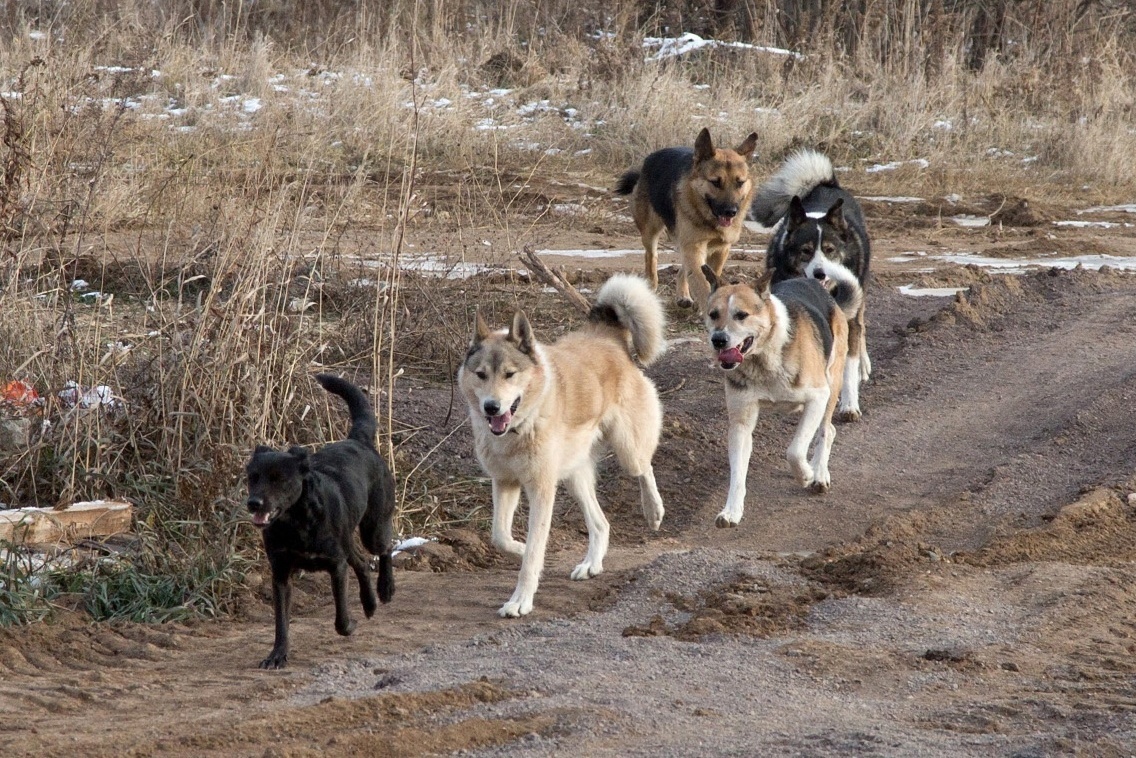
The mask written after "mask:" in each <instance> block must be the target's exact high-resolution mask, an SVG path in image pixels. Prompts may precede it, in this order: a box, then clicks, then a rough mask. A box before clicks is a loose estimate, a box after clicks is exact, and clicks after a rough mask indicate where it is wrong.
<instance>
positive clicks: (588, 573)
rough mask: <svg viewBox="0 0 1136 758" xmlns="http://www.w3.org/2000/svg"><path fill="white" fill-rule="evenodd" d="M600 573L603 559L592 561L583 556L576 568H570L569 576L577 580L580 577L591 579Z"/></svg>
mask: <svg viewBox="0 0 1136 758" xmlns="http://www.w3.org/2000/svg"><path fill="white" fill-rule="evenodd" d="M602 573H603V561H593V560H589V559H587V558H585V559H584V560H583V562H581V563H580V564H578V565H577V566H576V568H574V569H572V573H571V574H570V576H571V577H572V578H573V579H575V580H577V581H579V580H581V579H591V578H592V577H593V576H599V575H600V574H602Z"/></svg>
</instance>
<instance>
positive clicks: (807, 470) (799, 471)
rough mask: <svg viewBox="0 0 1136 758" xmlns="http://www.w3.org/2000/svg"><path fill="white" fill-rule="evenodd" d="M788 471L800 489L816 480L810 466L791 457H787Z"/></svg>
mask: <svg viewBox="0 0 1136 758" xmlns="http://www.w3.org/2000/svg"><path fill="white" fill-rule="evenodd" d="M789 470H790V471H792V472H793V476H795V477H796V478H797V482H798V484H800V485H801V486H802V487H808V486H809V484H810V483H811V482H812V481H813V480H814V479H815V478H816V477H815V475H814V474H813V467H812V466H810V465H809V464H808V463H807V462H806V461H803V460H799V459H797V458H795V457H792V456H790V457H789Z"/></svg>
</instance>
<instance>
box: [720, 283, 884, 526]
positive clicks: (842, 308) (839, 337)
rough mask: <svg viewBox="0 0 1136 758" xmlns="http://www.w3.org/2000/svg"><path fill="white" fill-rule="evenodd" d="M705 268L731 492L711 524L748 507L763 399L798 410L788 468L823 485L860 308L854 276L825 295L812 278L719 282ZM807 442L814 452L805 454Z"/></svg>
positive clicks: (731, 519)
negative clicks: (851, 327)
mask: <svg viewBox="0 0 1136 758" xmlns="http://www.w3.org/2000/svg"><path fill="white" fill-rule="evenodd" d="M702 271H703V273H704V274H705V275H706V279H707V280H708V281H709V282H710V288H711V294H710V299H709V301H708V302H707V304H706V328H707V329H708V330H709V332H710V345H711V347H712V348H713V349H714V352H715V354H716V356H717V360H718V365H719V366H720V367H721V369H722V372H723V378H724V380H725V384H726V412H727V415H728V416H729V436H728V447H729V455H730V491H729V494H728V495H727V497H726V507H725V508H723V509H722V512H721V513H719V514H718V517H717V519H716V522H715V523H716V524H717V525H718V526H720V527H726V526H736V525H737V523H738V522H739V521H741V519H742V511H743V510H744V509H745V494H746V487H745V483H746V473H747V471H748V469H749V459H750V454H751V452H752V451H753V430H754V426H755V425H756V424H757V415H758V410H759V409H760V407H761V406H762V405H763V404H766V403H768V404H772V405H773V406H775V407H776V406H777V405H788V406H789V407H790V408H802V409H803V413H802V415H801V421H800V424H799V425H798V426H797V433H796V434H795V435H793V441H792V442H791V443H790V445H789V450H788V453H787V458H788V459H789V469H790V470H791V471H792V473H793V475H794V476H795V477H796V478H797V481H798V482H800V483H801V485H802V486H804V487H807V488H809V489H810V490H812V491H813V492H817V493H822V492H827V491H828V488H829V486H830V484H831V481H832V479H831V476H830V475H829V472H828V458H829V454H830V453H831V452H832V442H833V439H834V438H835V436H836V429H835V428H834V427H833V425H832V414H833V411H834V410H835V408H836V401H837V398H838V397H839V395H840V386H841V382H842V381H843V377H844V364H845V358H846V356H847V354H848V314H850V313H857V312H859V310H860V307H861V305H862V303H863V292H862V291H861V289H860V287H859V284H857V282H856V280H855V279H853V280H851V281H850V282H840V283H839V284H838V285H837V286H836V288H835V289H834V293H833V294H829V292H828V290H827V289H825V287H824V286H823V285H822V284H821V283H820V282H818V281H817V280H816V279H806V278H796V279H787V280H785V281H782V282H779V283H777V284H773V277H774V274H773V272H772V271H766V272H765V273H764V274H762V276H761V278H760V279H758V281H757V283H756V284H755V286H753V287H752V288H751V287H749V286H747V285H744V284H724V283H723V282H721V281H720V280H719V279H718V277H717V275H715V273H714V271H713V270H712V269H711V268H710V267H709V266H704V267H703V269H702ZM834 295H835V297H834ZM810 442H811V443H812V445H813V446H814V449H813V455H812V458H811V459H810V460H806V456H807V455H808V452H809V445H810Z"/></svg>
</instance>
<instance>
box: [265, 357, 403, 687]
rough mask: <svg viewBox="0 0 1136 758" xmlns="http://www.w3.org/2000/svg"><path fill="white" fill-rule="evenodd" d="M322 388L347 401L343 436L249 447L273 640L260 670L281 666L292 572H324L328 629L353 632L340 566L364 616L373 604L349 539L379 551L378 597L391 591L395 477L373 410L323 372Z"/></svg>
mask: <svg viewBox="0 0 1136 758" xmlns="http://www.w3.org/2000/svg"><path fill="white" fill-rule="evenodd" d="M316 379H317V380H318V381H319V383H320V384H321V385H323V388H324V389H326V390H327V391H328V392H331V393H333V394H335V395H339V396H340V397H341V398H343V399H344V400H345V401H347V408H348V409H349V410H350V412H351V430H350V431H349V432H348V433H347V439H345V440H343V441H342V442H335V443H332V444H330V445H327V446H326V447H324V448H322V449H321V450H319V451H318V452H316V453H314V454H312V455H308V452H307V451H306V450H305V449H303V448H301V447H293V448H291V449H289V450H288V451H287V452H278V451H276V450H273V449H272V448H270V447H265V446H263V445H261V446H259V447H257V448H256V450H255V451H254V452H253V455H252V460H250V461H249V463H248V467H247V468H246V473H247V474H248V487H249V497H248V509H249V511H250V512H251V513H252V523H253V524H254V525H256V526H257V527H258V528H260V529H261V530H263V534H264V550H265V552H266V553H267V554H268V562H269V565H271V567H272V605H273V610H274V611H275V613H276V641H275V643H274V644H273V646H272V652H271V653H269V654H268V657H267V658H265V659H264V660H263V661H261V663H260V667H261V668H266V669H278V668H283V667H284V666H286V665H287V664H288V620H289V614H290V610H291V605H292V575H293V574H294V573H296V571H299V570H305V571H327V572H328V573H330V574H331V589H332V593H333V594H334V596H335V631H336V632H338V633H339V634H342V635H344V636H346V635H348V634H351V632H353V631H355V621H354V620H352V618H351V616H350V615H349V614H348V612H347V598H346V595H347V567H348V566H350V567H351V568H352V570H354V571H355V576H356V577H357V578H358V579H359V599H360V600H361V601H362V602H363V613H364V614H366V616H367V618H370V617H371V616H373V615H374V613H375V608H377V607H378V603H377V602H376V601H375V589H373V588H372V587H371V571H370V566H369V559H368V558H367V557H366V556H365V555H364V554H363V553H362V551H361V550H359V547H358V546H357V544H356V542H355V530H356V528H358V530H359V537H360V538H361V539H362V541H363V545H364V546H365V547H366V548H367V550H369V551H371V553H373V554H374V555H377V556H378V557H379V579H378V583H377V589H378V599H379V600H381V601H382V602H384V603H387V602H390V599H391V597H392V596H393V595H394V571H393V567H392V566H391V548H392V547H393V540H394V506H395V498H394V477H393V476H391V472H390V469H389V468H388V467H387V464H386V463H385V462H384V461H383V459H382V458H381V457H380V456H379V453H378V451H377V450H376V449H375V430H376V427H377V423H376V421H375V414H374V413H373V412H372V411H371V405H370V403H368V402H367V398H366V396H365V395H364V394H363V393H362V392H361V391H360V390H359V388H358V387H356V386H355V385H353V384H351V383H350V382H347V381H344V380H343V379H340V378H338V377H335V376H331V375H329V374H319V375H317V376H316Z"/></svg>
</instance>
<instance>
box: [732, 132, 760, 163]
mask: <svg viewBox="0 0 1136 758" xmlns="http://www.w3.org/2000/svg"><path fill="white" fill-rule="evenodd" d="M756 149H757V132H750V134H749V136H748V137H746V138H745V141H744V142H742V144H740V145H738V146H737V148H735V149H734V152H735V153H737V154H738V155H742V156H745V159H746V160H747V161H748V160H749V159H750V158H751V157H753V151H754V150H756Z"/></svg>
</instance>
